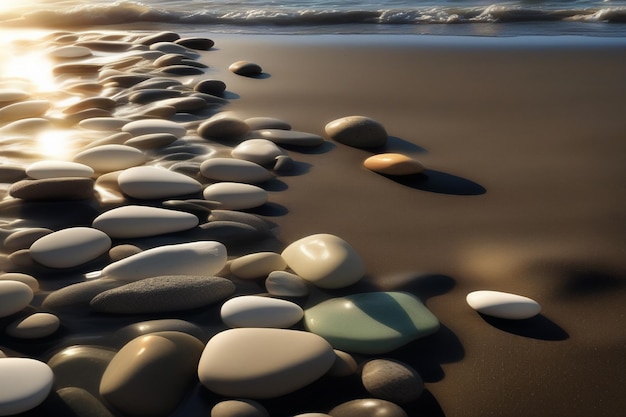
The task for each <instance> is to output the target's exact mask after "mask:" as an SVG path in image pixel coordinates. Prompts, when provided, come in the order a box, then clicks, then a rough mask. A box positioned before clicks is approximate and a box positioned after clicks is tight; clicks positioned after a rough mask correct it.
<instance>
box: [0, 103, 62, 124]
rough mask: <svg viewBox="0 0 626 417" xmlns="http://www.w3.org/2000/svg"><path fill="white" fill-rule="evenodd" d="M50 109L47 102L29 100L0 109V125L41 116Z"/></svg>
mask: <svg viewBox="0 0 626 417" xmlns="http://www.w3.org/2000/svg"><path fill="white" fill-rule="evenodd" d="M49 108H50V102H49V101H48V100H29V101H21V102H19V103H13V104H9V105H8V106H4V107H2V108H0V123H6V122H12V121H14V120H21V119H29V118H31V117H40V116H43V115H44V114H45V113H46V112H47V111H48V109H49Z"/></svg>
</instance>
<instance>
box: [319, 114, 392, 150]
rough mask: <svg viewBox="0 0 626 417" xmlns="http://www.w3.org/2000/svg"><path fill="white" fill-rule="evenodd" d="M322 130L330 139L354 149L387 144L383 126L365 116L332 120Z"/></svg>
mask: <svg viewBox="0 0 626 417" xmlns="http://www.w3.org/2000/svg"><path fill="white" fill-rule="evenodd" d="M324 130H325V131H326V134H327V135H328V136H329V137H330V138H331V139H334V140H336V141H337V142H341V143H343V144H344V145H348V146H353V147H355V148H374V147H379V146H383V145H385V144H386V143H387V131H386V130H385V128H384V127H383V125H381V124H380V123H379V122H377V121H376V120H374V119H371V118H369V117H365V116H347V117H342V118H340V119H337V120H333V121H332V122H330V123H328V124H327V125H326V126H325V128H324Z"/></svg>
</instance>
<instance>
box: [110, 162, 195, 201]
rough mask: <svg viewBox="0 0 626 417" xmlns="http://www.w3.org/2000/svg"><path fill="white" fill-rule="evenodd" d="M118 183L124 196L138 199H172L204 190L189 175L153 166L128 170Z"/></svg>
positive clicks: (120, 176) (122, 174)
mask: <svg viewBox="0 0 626 417" xmlns="http://www.w3.org/2000/svg"><path fill="white" fill-rule="evenodd" d="M117 182H118V185H119V187H120V189H121V190H122V192H123V193H124V194H126V195H128V196H130V197H133V198H138V199H158V198H171V197H177V196H181V195H187V194H194V193H197V192H199V191H200V190H201V189H202V185H201V184H200V183H199V182H198V181H196V180H194V179H193V178H191V177H188V176H187V175H184V174H180V173H178V172H173V171H170V170H167V169H164V168H157V167H153V166H141V167H132V168H129V169H126V170H124V172H122V173H120V175H119V176H118V178H117Z"/></svg>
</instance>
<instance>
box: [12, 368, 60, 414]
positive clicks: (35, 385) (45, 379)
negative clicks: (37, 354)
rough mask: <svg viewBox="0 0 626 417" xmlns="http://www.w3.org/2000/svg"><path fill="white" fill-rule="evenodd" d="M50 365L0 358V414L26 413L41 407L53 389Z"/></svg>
mask: <svg viewBox="0 0 626 417" xmlns="http://www.w3.org/2000/svg"><path fill="white" fill-rule="evenodd" d="M53 381H54V375H53V373H52V370H51V369H50V367H49V366H48V365H46V364H45V363H43V362H40V361H38V360H35V359H29V358H0V415H2V416H11V415H14V414H19V413H23V412H25V411H28V410H30V409H33V408H35V407H36V406H38V405H39V404H41V403H42V402H43V401H44V400H45V399H46V397H47V396H48V394H49V393H50V390H51V389H52V383H53Z"/></svg>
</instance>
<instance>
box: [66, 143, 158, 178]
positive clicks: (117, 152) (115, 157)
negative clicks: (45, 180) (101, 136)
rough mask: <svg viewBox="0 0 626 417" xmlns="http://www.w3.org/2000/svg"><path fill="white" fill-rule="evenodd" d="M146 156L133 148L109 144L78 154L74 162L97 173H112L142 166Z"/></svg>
mask: <svg viewBox="0 0 626 417" xmlns="http://www.w3.org/2000/svg"><path fill="white" fill-rule="evenodd" d="M145 161H146V155H145V154H144V153H143V152H141V151H140V150H139V149H136V148H133V147H132V146H126V145H118V144H108V145H100V146H95V147H93V148H89V149H86V150H84V151H82V152H80V153H78V154H77V155H76V156H75V157H74V162H78V163H80V164H84V165H88V166H90V167H91V168H93V169H94V171H97V172H112V171H118V170H121V169H126V168H130V167H134V166H137V165H141V164H143V163H144V162H145Z"/></svg>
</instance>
